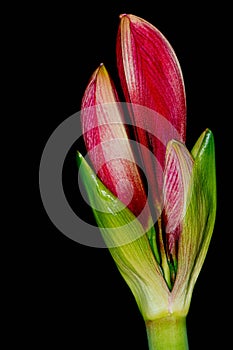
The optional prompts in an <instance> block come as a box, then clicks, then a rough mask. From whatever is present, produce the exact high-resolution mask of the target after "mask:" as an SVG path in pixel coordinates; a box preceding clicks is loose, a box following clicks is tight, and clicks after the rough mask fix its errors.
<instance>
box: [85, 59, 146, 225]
mask: <svg viewBox="0 0 233 350" xmlns="http://www.w3.org/2000/svg"><path fill="white" fill-rule="evenodd" d="M117 101H119V100H118V96H117V93H116V90H115V87H114V85H113V82H112V81H111V79H110V77H109V75H108V73H107V71H106V69H105V67H104V66H103V65H100V67H99V68H97V70H96V71H95V72H94V73H93V75H92V77H91V79H90V81H89V84H88V86H87V88H86V90H85V93H84V96H83V100H82V107H81V108H82V113H81V124H82V131H83V137H84V141H85V144H86V148H87V151H88V155H89V158H90V160H91V161H92V164H93V167H94V169H95V171H96V173H97V174H98V176H99V178H100V179H101V181H102V182H103V183H104V184H105V186H106V187H107V188H108V189H109V190H110V191H111V192H112V193H113V194H114V195H116V196H117V197H118V198H119V199H120V200H121V201H122V202H123V203H124V204H125V205H126V206H128V208H129V209H130V210H131V211H132V212H133V213H134V214H135V215H136V216H138V215H139V214H140V213H141V211H142V209H143V208H144V206H145V204H146V202H147V197H146V193H145V190H144V187H143V182H142V179H141V177H140V174H139V169H138V167H137V165H136V164H135V160H134V156H133V153H132V150H131V147H130V143H129V139H128V136H127V132H126V129H125V127H124V122H123V113H122V110H121V105H120V103H117ZM145 212H146V214H145ZM145 212H144V214H143V215H144V216H143V218H142V221H143V222H144V223H145V220H148V217H149V211H148V208H147V210H146V211H145Z"/></svg>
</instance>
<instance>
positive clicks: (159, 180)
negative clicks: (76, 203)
mask: <svg viewBox="0 0 233 350" xmlns="http://www.w3.org/2000/svg"><path fill="white" fill-rule="evenodd" d="M120 18H121V19H120V26H119V31H118V35H117V62H118V71H119V76H120V80H121V84H122V88H123V91H124V94H125V98H126V101H127V104H126V106H127V113H125V112H126V111H125V109H124V108H123V105H122V104H121V103H120V102H119V98H118V95H117V92H116V89H115V87H114V85H113V82H112V80H111V79H110V77H109V74H108V73H107V71H106V69H105V67H104V66H103V65H102V64H101V65H100V66H99V68H97V70H96V71H95V72H94V73H93V75H92V77H91V79H90V81H89V83H88V86H87V88H86V90H85V93H84V96H83V100H82V113H81V124H82V130H83V137H84V142H85V144H86V149H87V152H88V156H89V159H90V162H91V165H88V163H87V162H86V160H85V159H84V158H83V157H82V155H81V154H80V153H78V154H77V162H78V166H79V173H80V175H81V178H82V180H83V183H84V186H85V188H86V191H87V194H88V198H89V200H90V205H91V207H92V209H93V212H94V215H95V218H96V222H97V224H98V226H99V228H100V231H101V233H102V237H103V239H104V241H105V243H106V245H107V247H108V248H109V250H110V252H111V255H112V257H113V259H114V261H115V263H116V265H117V267H118V269H119V271H120V273H121V275H122V276H123V278H124V279H125V281H126V283H127V284H128V286H129V287H130V289H131V291H132V293H133V295H134V297H135V300H136V302H137V305H138V307H139V310H140V312H141V314H142V316H143V318H144V320H145V323H146V329H147V334H148V343H149V347H150V349H151V350H154V349H166V350H172V349H179V350H182V349H188V342H187V334H186V323H185V319H186V316H187V313H188V310H189V306H190V301H191V297H192V292H193V288H194V285H195V282H196V280H197V277H198V275H199V272H200V270H201V267H202V265H203V262H204V259H205V256H206V253H207V250H208V247H209V243H210V239H211V236H212V233H213V229H214V222H215V215H216V171H215V151H214V138H213V134H212V132H211V131H210V130H209V129H206V130H205V131H204V132H203V133H202V134H201V136H200V137H199V139H198V140H197V142H196V144H195V145H194V147H193V149H192V150H191V152H190V151H189V150H188V149H187V147H186V145H185V137H186V101H185V91H184V84H183V78H182V73H181V69H180V66H179V63H178V60H177V58H176V55H175V53H174V51H173V49H172V47H171V45H170V44H169V43H168V41H167V40H166V38H165V37H164V36H163V35H162V34H161V33H160V32H159V30H158V29H157V28H155V27H154V26H152V25H151V24H150V23H148V22H146V21H145V20H143V19H142V18H139V17H136V16H133V15H121V16H120ZM126 114H127V116H126ZM128 115H129V118H131V125H132V126H133V128H132V130H131V129H130V132H133V139H134V140H136V141H137V142H136V143H137V147H132V141H131V140H130V138H129V135H130V134H129V133H128V128H127V127H126V121H127V117H128ZM139 158H141V160H142V162H143V164H144V167H143V170H144V176H142V172H141V170H140V169H139V166H138V164H137V160H138V159H139ZM92 167H93V169H92ZM145 179H146V181H145ZM147 190H148V191H147ZM149 192H150V193H151V194H152V200H150V201H149V200H148V196H149V195H148V193H149ZM154 213H156V214H157V216H154V215H153V214H154Z"/></svg>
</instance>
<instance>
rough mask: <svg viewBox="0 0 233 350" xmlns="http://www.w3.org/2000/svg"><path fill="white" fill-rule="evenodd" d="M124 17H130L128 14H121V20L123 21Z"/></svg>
mask: <svg viewBox="0 0 233 350" xmlns="http://www.w3.org/2000/svg"><path fill="white" fill-rule="evenodd" d="M123 17H128V15H127V13H122V14H120V16H119V18H120V19H122V18H123Z"/></svg>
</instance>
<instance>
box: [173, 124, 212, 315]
mask: <svg viewBox="0 0 233 350" xmlns="http://www.w3.org/2000/svg"><path fill="white" fill-rule="evenodd" d="M192 153H193V156H194V158H195V160H194V166H193V172H192V180H191V188H190V200H189V205H188V207H187V212H186V215H185V216H184V220H183V227H182V232H181V235H180V239H179V247H178V270H177V277H176V281H175V284H174V288H173V290H172V298H171V299H172V302H173V308H174V310H175V311H179V310H180V311H181V310H182V313H184V314H187V312H188V309H189V305H190V301H191V297H192V292H193V288H194V285H195V282H196V279H197V277H198V275H199V273H200V270H201V267H202V265H203V262H204V260H205V257H206V254H207V250H208V247H209V243H210V240H211V236H212V233H213V229H214V223H215V216H216V169H215V149H214V137H213V134H212V132H211V131H210V130H208V129H207V130H205V132H204V133H203V134H202V135H201V136H200V138H199V139H198V141H197V144H195V146H194V148H193V151H192Z"/></svg>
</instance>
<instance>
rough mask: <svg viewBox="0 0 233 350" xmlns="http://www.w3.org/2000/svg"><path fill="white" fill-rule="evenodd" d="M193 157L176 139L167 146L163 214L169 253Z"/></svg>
mask: <svg viewBox="0 0 233 350" xmlns="http://www.w3.org/2000/svg"><path fill="white" fill-rule="evenodd" d="M192 168H193V158H192V156H191V154H190V153H189V151H188V150H187V148H186V147H185V146H184V145H183V144H182V143H181V142H178V141H170V142H169V144H168V146H167V153H166V163H165V170H164V190H163V193H164V214H165V217H164V218H165V220H164V221H165V232H166V239H167V242H168V250H169V252H170V253H171V252H172V251H173V249H174V245H175V242H176V241H177V240H178V239H179V235H180V232H181V229H182V220H183V218H184V216H185V212H186V208H187V206H188V193H189V188H190V181H191V173H192Z"/></svg>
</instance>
